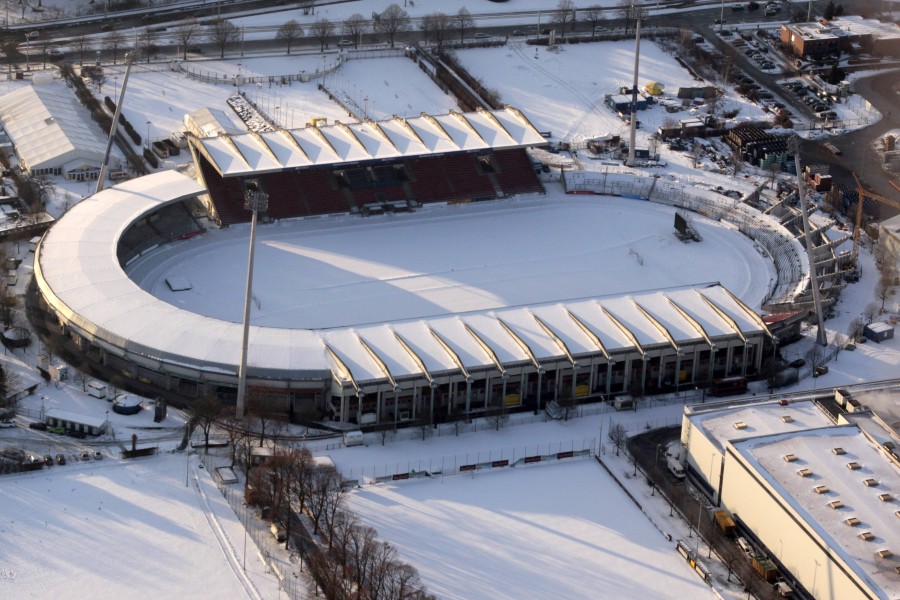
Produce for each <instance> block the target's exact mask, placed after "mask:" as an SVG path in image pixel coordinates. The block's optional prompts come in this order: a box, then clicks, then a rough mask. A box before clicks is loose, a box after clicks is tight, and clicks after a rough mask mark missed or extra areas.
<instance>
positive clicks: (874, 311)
mask: <svg viewBox="0 0 900 600" xmlns="http://www.w3.org/2000/svg"><path fill="white" fill-rule="evenodd" d="M879 314H881V309H879V308H878V303H877V302H869V303H868V304H866V308H865V310H863V317H865V319H866V324H869V323H871V322H872V321H874V320H875V317H877V316H878V315H879Z"/></svg>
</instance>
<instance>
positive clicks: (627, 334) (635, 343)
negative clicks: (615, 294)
mask: <svg viewBox="0 0 900 600" xmlns="http://www.w3.org/2000/svg"><path fill="white" fill-rule="evenodd" d="M594 304H596V305H597V308H599V309H600V311H601V312H602V313H603V314H604V315H606V317H607V318H608V319H609V320H610V321H612V322H613V325H615V326H616V327H618V328H619V331H621V332H622V335H624V336H625V337H627V338H628V340H629V341H630V342H631V343H632V345H633V346H634V349H635V350H637V351H638V353H639V354H640V355H641V358H644V357H645V356H646V354H647V353H646V352H644V348H643V347H642V346H641V344H640V343H639V342H638V341H637V338H636V337H634V333H632V331H631V330H630V329H628V328H627V327H625V325H623V324H622V322H621V321H620V320H618V319H617V318H616V317H615V316H613V314H612V313H611V312H609V311H608V310H606V307H604V306H603V305H602V304H600V303H599V302H597V301H596V300H594Z"/></svg>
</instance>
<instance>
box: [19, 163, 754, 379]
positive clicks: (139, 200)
mask: <svg viewBox="0 0 900 600" xmlns="http://www.w3.org/2000/svg"><path fill="white" fill-rule="evenodd" d="M204 191H205V190H204V189H203V188H202V187H201V186H200V185H198V184H197V183H196V182H195V181H193V180H192V179H190V178H188V177H186V176H184V175H181V174H179V173H177V172H175V171H165V172H160V173H155V174H153V175H148V176H145V177H141V178H139V179H134V180H131V181H128V182H125V183H122V184H120V185H117V186H114V187H112V188H109V189H106V190H104V191H102V192H100V193H99V194H95V195H94V196H91V197H90V198H87V199H85V200H83V201H82V202H80V203H79V204H77V205H76V206H75V207H73V208H72V209H71V210H70V211H69V212H68V213H66V215H65V216H64V217H63V218H62V219H60V221H59V222H58V223H57V224H56V226H54V227H53V229H51V230H50V231H49V232H48V233H47V235H46V236H45V237H44V239H43V240H42V242H41V245H40V247H39V249H38V253H37V259H36V261H35V273H36V280H37V282H38V286H39V287H40V289H41V292H42V293H43V295H44V297H45V299H46V300H47V301H48V302H49V303H50V305H51V306H52V307H53V308H54V310H55V311H56V312H57V314H59V315H61V317H62V318H63V320H65V321H67V322H68V323H70V324H72V325H75V326H76V327H78V328H79V329H81V331H82V332H84V333H85V334H86V335H87V336H88V337H89V338H91V339H94V340H95V343H97V344H98V345H100V346H102V347H104V348H107V349H108V350H110V351H111V352H118V353H119V354H121V351H120V349H125V350H126V351H127V352H129V353H131V354H132V355H133V356H135V355H136V356H138V357H143V359H144V360H146V361H147V362H148V364H155V365H156V366H157V367H158V366H159V364H160V362H162V363H165V364H168V365H181V366H182V367H187V368H193V369H201V370H203V371H205V372H207V373H209V372H215V373H219V374H220V375H221V376H223V377H228V378H231V377H233V376H234V374H235V372H236V367H235V365H237V364H238V362H239V354H240V347H241V325H240V324H239V323H232V322H226V321H220V320H217V319H214V318H210V317H205V316H202V315H198V314H195V313H192V312H188V311H185V310H182V309H179V308H178V307H176V306H174V305H172V304H169V303H167V302H165V301H163V300H160V299H157V298H155V297H154V296H152V295H150V294H149V293H148V292H146V291H144V290H143V289H141V288H140V287H139V286H138V285H137V284H136V283H135V282H134V281H132V280H131V279H129V277H128V275H127V274H126V273H125V271H124V270H123V268H122V267H121V265H120V264H119V259H118V256H117V246H118V242H119V239H120V238H121V236H122V234H123V233H124V232H125V231H126V229H127V228H128V227H129V225H130V224H131V223H132V222H134V221H135V220H137V219H139V218H140V217H141V216H142V215H145V214H147V213H150V212H152V211H155V210H156V209H158V208H161V207H162V206H164V205H166V204H169V203H172V202H176V201H179V200H182V199H186V198H190V197H193V196H196V195H198V194H201V193H203V192H204ZM764 332H765V326H764V325H763V324H762V322H761V320H760V319H759V318H758V317H757V316H756V315H755V314H754V313H753V312H752V311H751V310H750V309H749V308H747V307H746V306H745V305H744V304H743V303H742V302H740V300H738V299H737V298H735V297H734V296H733V295H732V294H731V293H730V292H729V291H728V290H726V289H725V288H723V287H722V286H720V285H717V284H716V285H710V286H706V287H701V288H675V289H670V290H664V291H655V292H642V293H640V294H635V295H633V296H613V297H599V298H587V299H580V300H577V301H571V302H563V303H561V302H556V303H548V304H542V305H536V306H531V307H521V306H520V307H512V308H505V309H497V310H493V311H475V312H467V313H460V314H453V315H443V316H438V317H431V318H427V319H418V320H408V321H396V322H393V323H378V324H372V325H365V326H359V327H355V328H350V327H343V328H335V329H327V330H305V329H279V328H272V327H259V326H253V327H251V333H250V355H249V363H250V375H251V376H256V377H264V378H272V379H302V378H304V377H307V378H313V377H321V376H323V375H327V374H328V373H329V372H331V373H334V374H336V375H337V376H338V379H339V380H340V381H342V382H344V383H347V384H348V385H350V384H352V385H354V386H356V385H362V384H365V383H367V382H368V383H373V384H374V383H383V382H395V381H396V380H397V379H403V378H423V377H424V378H426V379H430V378H431V377H432V375H433V374H448V373H450V374H453V373H460V372H464V373H465V372H467V371H469V370H479V369H481V370H484V369H500V370H501V371H502V370H503V369H505V368H506V367H507V366H510V365H517V364H532V365H535V366H536V365H537V364H540V363H541V362H542V361H549V360H564V361H565V360H570V361H575V360H578V358H579V356H583V357H588V356H591V357H596V356H609V355H610V354H615V353H621V352H640V353H643V352H644V350H645V349H646V348H650V347H664V346H669V347H674V348H677V347H678V346H679V345H681V344H684V343H686V342H697V341H699V342H700V343H706V341H707V340H708V341H709V342H710V343H713V344H715V342H716V340H717V339H723V338H729V339H735V338H737V337H742V336H749V335H754V334H760V333H764Z"/></svg>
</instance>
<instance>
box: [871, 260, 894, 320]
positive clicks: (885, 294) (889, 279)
mask: <svg viewBox="0 0 900 600" xmlns="http://www.w3.org/2000/svg"><path fill="white" fill-rule="evenodd" d="M894 279H895V275H894V274H893V273H891V271H890V270H889V269H883V270H882V273H881V276H880V277H879V278H878V282H877V283H876V284H875V297H876V298H877V299H879V300H881V309H880V310H879V311H878V312H879V313H883V312H884V305H885V303H886V302H887V299H888V298H890V297H891V294H892V293H893V287H894Z"/></svg>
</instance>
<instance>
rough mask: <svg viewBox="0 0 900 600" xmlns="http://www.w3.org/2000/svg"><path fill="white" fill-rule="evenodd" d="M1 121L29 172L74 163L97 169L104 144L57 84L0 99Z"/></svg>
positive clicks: (67, 92) (70, 96)
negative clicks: (91, 165)
mask: <svg viewBox="0 0 900 600" xmlns="http://www.w3.org/2000/svg"><path fill="white" fill-rule="evenodd" d="M0 119H2V121H3V125H4V127H5V128H6V131H7V132H8V133H9V137H10V139H11V140H12V142H13V143H14V144H15V146H16V152H17V153H18V155H19V156H20V157H21V159H22V161H23V162H24V163H25V164H26V166H27V167H28V168H29V169H47V168H61V167H62V166H63V165H65V164H66V163H69V162H71V161H73V160H75V159H81V160H89V161H91V162H93V163H96V164H97V165H98V166H99V164H100V163H101V162H102V161H103V155H104V153H105V150H106V141H105V140H104V138H103V137H102V136H101V135H100V129H99V128H98V127H97V126H96V125H95V124H94V123H92V122H91V120H90V117H89V116H88V114H87V111H86V110H85V109H84V108H82V107H81V106H80V105H79V104H78V100H77V99H76V98H75V95H74V94H72V91H71V90H69V89H68V88H66V86H65V85H63V84H62V83H59V82H53V83H46V84H40V85H31V86H27V87H22V88H19V89H17V90H16V91H14V92H10V93H9V94H6V95H5V96H2V97H0Z"/></svg>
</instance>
